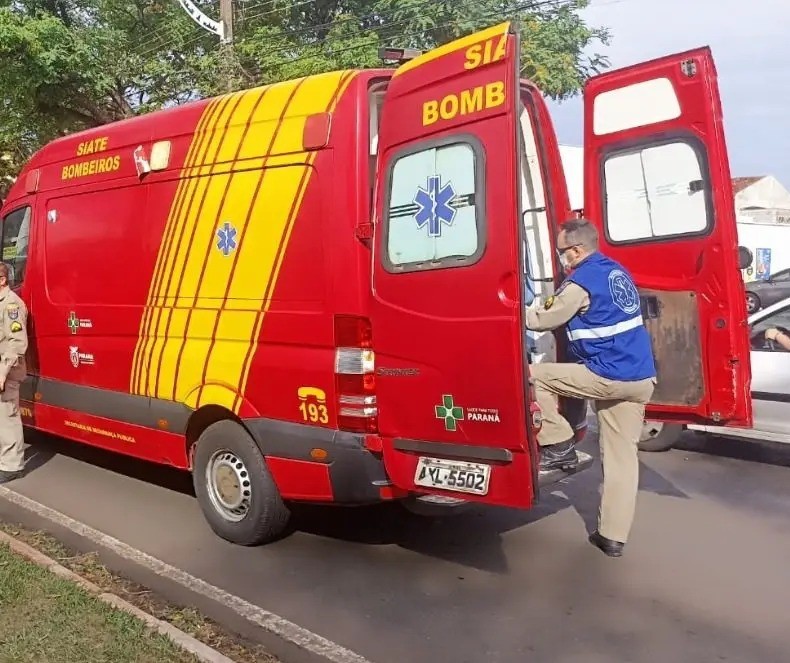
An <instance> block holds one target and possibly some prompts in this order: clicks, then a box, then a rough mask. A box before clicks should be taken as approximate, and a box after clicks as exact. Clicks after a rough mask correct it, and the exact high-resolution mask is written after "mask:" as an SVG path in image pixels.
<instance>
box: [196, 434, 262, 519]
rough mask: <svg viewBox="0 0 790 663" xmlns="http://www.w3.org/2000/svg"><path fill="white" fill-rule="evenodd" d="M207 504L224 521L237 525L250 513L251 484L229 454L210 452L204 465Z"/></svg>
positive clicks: (245, 472)
mask: <svg viewBox="0 0 790 663" xmlns="http://www.w3.org/2000/svg"><path fill="white" fill-rule="evenodd" d="M206 487H207V488H208V495H209V498H210V499H211V504H212V505H213V506H214V509H216V511H217V513H219V514H220V515H221V516H222V517H223V518H224V519H225V520H227V521H230V522H232V523H237V522H239V521H240V520H243V519H244V517H245V516H246V515H247V513H248V512H249V510H250V501H251V499H252V483H251V482H250V473H249V472H248V471H247V467H246V466H245V465H244V462H243V461H242V460H241V459H240V458H239V457H238V456H237V455H236V454H234V453H233V452H232V451H228V450H227V449H222V450H220V451H216V452H214V455H213V456H211V459H210V460H209V462H208V465H207V466H206Z"/></svg>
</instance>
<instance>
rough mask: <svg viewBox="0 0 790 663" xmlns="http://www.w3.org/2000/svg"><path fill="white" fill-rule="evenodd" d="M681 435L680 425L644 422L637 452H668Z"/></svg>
mask: <svg viewBox="0 0 790 663" xmlns="http://www.w3.org/2000/svg"><path fill="white" fill-rule="evenodd" d="M682 433H683V426H681V425H680V424H662V423H660V422H657V421H645V424H644V426H643V427H642V435H641V436H640V437H639V444H638V447H639V451H652V452H660V451H669V450H670V449H671V448H672V447H674V446H675V444H676V443H677V441H678V440H679V439H680V436H681V434H682Z"/></svg>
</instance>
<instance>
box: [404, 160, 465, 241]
mask: <svg viewBox="0 0 790 663" xmlns="http://www.w3.org/2000/svg"><path fill="white" fill-rule="evenodd" d="M454 199H455V190H454V189H453V185H452V183H451V182H447V184H445V185H444V186H442V178H441V175H431V176H429V177H428V185H427V187H426V188H425V189H423V188H422V187H418V189H417V195H416V196H415V197H414V202H415V204H416V205H417V206H418V207H419V208H420V209H419V210H418V211H417V213H416V214H415V215H414V219H415V221H417V227H418V228H422V227H424V226H425V225H427V226H428V237H441V235H442V224H443V223H444V224H446V225H448V226H449V225H452V223H453V220H454V219H455V213H456V209H455V208H454V207H453V206H452V204H451V203H452V202H453V200H454Z"/></svg>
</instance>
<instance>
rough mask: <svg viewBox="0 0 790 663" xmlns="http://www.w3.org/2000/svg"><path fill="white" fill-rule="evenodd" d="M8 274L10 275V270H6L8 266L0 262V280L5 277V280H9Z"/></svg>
mask: <svg viewBox="0 0 790 663" xmlns="http://www.w3.org/2000/svg"><path fill="white" fill-rule="evenodd" d="M10 274H11V270H10V269H8V265H6V264H5V263H4V262H0V279H1V278H3V277H5V278H6V279H10V278H11V277H10V276H9V275H10Z"/></svg>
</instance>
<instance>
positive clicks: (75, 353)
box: [69, 346, 80, 368]
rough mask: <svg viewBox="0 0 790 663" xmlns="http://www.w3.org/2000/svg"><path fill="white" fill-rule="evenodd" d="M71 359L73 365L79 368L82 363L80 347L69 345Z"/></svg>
mask: <svg viewBox="0 0 790 663" xmlns="http://www.w3.org/2000/svg"><path fill="white" fill-rule="evenodd" d="M69 359H70V360H71V365H72V366H73V367H74V368H77V367H78V366H79V365H80V351H79V348H75V347H74V346H70V347H69Z"/></svg>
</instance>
